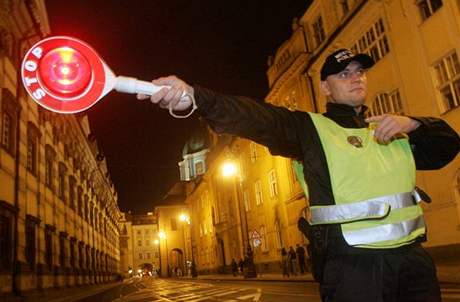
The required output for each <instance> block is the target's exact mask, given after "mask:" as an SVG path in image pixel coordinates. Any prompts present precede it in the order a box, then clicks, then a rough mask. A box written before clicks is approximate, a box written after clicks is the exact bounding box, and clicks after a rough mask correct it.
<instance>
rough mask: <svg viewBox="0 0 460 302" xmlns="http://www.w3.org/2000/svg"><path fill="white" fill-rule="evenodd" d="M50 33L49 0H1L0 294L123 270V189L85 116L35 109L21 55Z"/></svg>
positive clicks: (89, 280)
mask: <svg viewBox="0 0 460 302" xmlns="http://www.w3.org/2000/svg"><path fill="white" fill-rule="evenodd" d="M49 32H50V29H49V26H48V20H47V15H46V11H45V5H44V1H42V0H35V1H3V2H1V3H0V90H1V91H0V117H1V119H0V121H1V124H0V135H1V141H0V237H1V240H0V295H2V296H3V295H10V294H27V293H32V292H34V291H41V290H46V289H48V288H61V287H69V286H74V285H83V284H94V283H101V282H107V281H110V280H113V279H115V278H116V276H117V274H118V262H119V247H118V235H119V229H118V220H119V215H120V211H119V209H118V206H117V194H116V192H115V188H114V186H113V184H112V182H111V180H110V178H109V174H108V171H107V166H106V162H105V159H104V156H103V155H102V153H101V152H100V151H99V149H98V146H97V142H96V140H95V139H94V136H93V135H92V134H91V129H90V126H89V123H88V119H87V117H86V116H84V115H78V116H75V115H58V114H54V113H51V112H49V111H47V110H44V109H43V108H39V107H38V106H37V105H36V104H35V103H34V102H33V101H32V100H31V99H30V98H29V97H28V96H27V95H26V93H25V92H24V89H23V88H22V84H21V80H20V78H18V74H19V72H18V69H19V66H20V61H21V59H22V56H23V55H24V53H25V51H26V50H28V49H29V48H30V47H31V46H32V44H34V43H35V42H37V41H38V40H39V39H41V38H42V37H44V36H46V35H48V34H49Z"/></svg>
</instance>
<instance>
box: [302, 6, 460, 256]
mask: <svg viewBox="0 0 460 302" xmlns="http://www.w3.org/2000/svg"><path fill="white" fill-rule="evenodd" d="M348 2H349V11H348V13H346V14H343V13H342V14H341V13H340V11H341V7H340V3H339V2H337V1H329V0H328V1H315V2H314V4H313V5H312V6H311V7H310V8H309V9H308V10H307V12H306V13H305V14H304V15H303V17H302V18H301V19H300V21H299V22H300V24H302V26H303V27H304V28H305V29H306V36H307V43H308V46H307V48H308V49H309V59H307V61H308V63H307V64H306V65H305V67H304V73H305V76H309V77H311V78H312V79H313V86H312V87H313V90H312V91H313V94H311V97H310V98H309V100H308V101H309V102H310V103H313V104H314V107H317V108H319V110H320V111H324V108H325V103H326V100H325V98H324V96H322V95H321V93H320V91H319V85H320V79H319V70H320V68H321V65H322V63H323V62H324V59H325V58H326V56H327V55H328V54H330V53H331V52H333V51H334V50H336V49H339V48H342V47H345V48H351V49H353V50H355V51H360V52H363V51H364V52H366V51H369V53H370V54H372V55H373V56H374V58H377V60H376V61H377V63H376V65H375V66H374V67H373V68H372V69H371V70H370V71H369V72H368V99H367V101H366V105H367V106H368V107H370V109H371V112H372V114H376V112H375V110H376V108H377V109H378V106H377V104H378V103H379V104H381V102H380V101H379V98H381V96H382V95H383V96H385V97H389V98H391V97H393V96H395V95H396V94H398V95H399V99H400V101H401V105H402V108H401V110H400V111H399V112H398V113H402V114H405V115H409V116H435V117H440V118H442V119H444V120H445V121H447V122H448V123H449V124H450V125H451V126H452V127H453V128H454V129H455V130H456V131H457V132H460V122H459V120H460V119H459V116H460V109H459V107H458V105H459V104H460V103H459V102H457V103H456V105H455V106H453V107H452V108H449V109H448V110H447V109H446V106H445V102H444V101H443V97H442V94H441V91H440V88H439V82H438V79H437V73H436V69H435V66H436V65H437V64H439V62H441V61H442V59H443V58H444V60H445V59H446V57H447V56H448V55H452V54H456V55H457V57H458V53H459V49H460V44H459V43H460V42H459V32H460V31H459V24H460V23H459V22H460V19H459V3H458V1H448V0H445V1H442V2H443V5H442V6H441V7H440V8H439V9H438V10H436V11H433V12H432V14H431V16H429V17H428V18H426V19H424V18H423V17H422V14H421V12H420V9H419V7H418V6H417V2H415V1H414V2H410V1H409V2H405V1H348ZM420 2H424V1H420ZM319 15H321V16H322V17H323V19H324V20H328V23H327V24H326V23H325V24H324V25H325V26H324V30H325V39H324V41H323V43H322V44H319V45H318V44H316V43H315V39H314V34H313V30H312V24H313V22H314V20H316V18H317V17H318V16H319ZM380 24H381V25H380ZM377 28H379V29H382V28H383V33H380V34H379V33H378V31H377ZM369 31H373V32H374V33H375V35H376V37H377V40H378V41H376V42H371V43H369V39H367V44H368V45H369V44H371V47H363V46H365V45H364V44H363V43H362V42H363V41H362V40H363V37H367V38H368V37H369V36H368V35H369ZM384 39H385V40H386V44H387V45H388V46H384V45H383V44H384V43H385V42H384ZM372 48H374V50H376V51H377V55H376V56H375V53H372V51H370V49H372ZM444 62H445V61H444ZM453 73H454V74H455V75H453V76H452V78H453V80H454V81H455V80H456V79H457V78H458V72H456V73H455V72H453ZM459 97H460V96H459ZM385 104H388V102H386V103H385ZM382 108H383V107H382ZM382 108H380V111H379V112H382V111H381V110H382ZM386 109H387V111H388V109H389V108H386ZM393 109H394V108H393ZM377 111H378V110H377ZM459 167H460V158H459V156H457V158H456V159H455V160H454V161H453V162H452V163H450V164H449V165H448V166H446V167H444V168H443V169H441V170H437V171H418V172H417V185H418V186H420V187H422V188H423V189H424V190H426V191H427V193H428V194H429V195H430V196H431V197H432V199H433V202H432V203H431V204H425V203H424V204H422V206H423V208H424V210H425V214H426V221H427V224H428V230H429V234H428V238H429V240H428V242H427V243H426V246H427V247H428V248H429V250H430V251H431V252H432V254H433V255H434V256H436V258H437V259H439V260H440V261H441V260H443V259H445V258H446V257H450V252H449V249H452V248H453V249H458V248H456V247H455V246H458V243H459V242H458V238H459V236H458V235H459V234H458V232H459V211H458V209H459V193H458V192H459V181H458V179H459Z"/></svg>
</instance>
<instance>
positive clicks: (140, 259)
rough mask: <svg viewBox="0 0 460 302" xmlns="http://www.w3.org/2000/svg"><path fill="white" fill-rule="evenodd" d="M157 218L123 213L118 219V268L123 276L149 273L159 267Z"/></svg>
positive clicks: (148, 215)
mask: <svg viewBox="0 0 460 302" xmlns="http://www.w3.org/2000/svg"><path fill="white" fill-rule="evenodd" d="M159 243H160V241H159V235H158V218H157V216H156V215H155V214H154V213H153V212H149V213H147V214H146V215H133V214H130V213H123V214H122V216H121V220H120V255H121V256H120V270H121V272H122V274H123V275H124V276H125V277H130V276H133V275H135V274H145V273H150V274H152V275H154V274H155V272H156V271H157V270H158V269H159V268H160V246H159Z"/></svg>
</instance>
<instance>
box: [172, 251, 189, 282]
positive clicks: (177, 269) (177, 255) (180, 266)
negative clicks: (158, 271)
mask: <svg viewBox="0 0 460 302" xmlns="http://www.w3.org/2000/svg"><path fill="white" fill-rule="evenodd" d="M170 259H171V260H170V264H169V265H170V270H171V276H176V277H180V276H183V274H184V272H185V268H184V252H183V251H182V250H181V249H178V248H175V249H173V250H172V251H171V257H170Z"/></svg>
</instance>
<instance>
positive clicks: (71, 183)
mask: <svg viewBox="0 0 460 302" xmlns="http://www.w3.org/2000/svg"><path fill="white" fill-rule="evenodd" d="M76 184H77V180H76V179H75V177H73V176H72V175H70V176H69V206H70V208H71V209H75V199H76V195H75V190H76Z"/></svg>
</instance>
